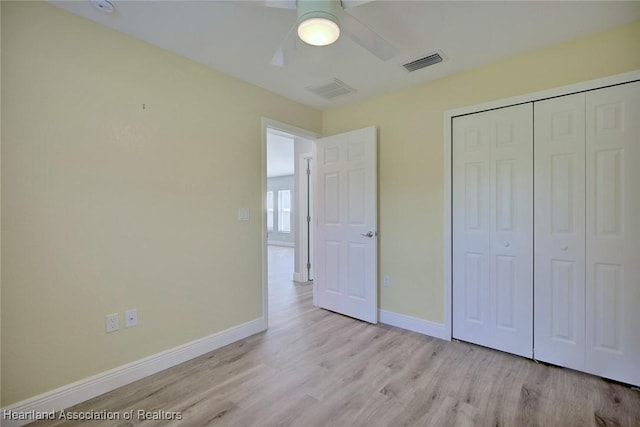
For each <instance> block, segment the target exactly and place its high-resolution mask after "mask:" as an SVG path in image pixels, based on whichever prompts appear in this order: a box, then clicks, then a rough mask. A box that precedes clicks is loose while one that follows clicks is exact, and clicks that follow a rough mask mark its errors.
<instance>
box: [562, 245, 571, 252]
mask: <svg viewBox="0 0 640 427" xmlns="http://www.w3.org/2000/svg"><path fill="white" fill-rule="evenodd" d="M560 249H562V250H563V251H566V250H567V249H569V246H567V245H564V246H563V247H561V248H560Z"/></svg>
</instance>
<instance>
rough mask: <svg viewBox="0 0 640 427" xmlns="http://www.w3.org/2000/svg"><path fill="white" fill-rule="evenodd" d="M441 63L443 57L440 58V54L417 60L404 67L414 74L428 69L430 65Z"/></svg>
mask: <svg viewBox="0 0 640 427" xmlns="http://www.w3.org/2000/svg"><path fill="white" fill-rule="evenodd" d="M439 62H442V56H440V54H439V53H434V54H431V55H428V56H425V57H424V58H420V59H416V60H415V61H411V62H409V63H407V64H404V65H403V67H404V68H406V69H407V71H409V72H412V71H416V70H420V69H422V68H425V67H428V66H430V65H435V64H437V63H439Z"/></svg>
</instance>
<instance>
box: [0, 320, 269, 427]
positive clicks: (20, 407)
mask: <svg viewBox="0 0 640 427" xmlns="http://www.w3.org/2000/svg"><path fill="white" fill-rule="evenodd" d="M266 327H267V323H266V321H265V319H264V318H258V319H255V320H252V321H249V322H247V323H243V324H241V325H238V326H234V327H232V328H229V329H226V330H224V331H221V332H218V333H215V334H212V335H209V336H207V337H204V338H200V339H197V340H195V341H191V342H189V343H187V344H183V345H181V346H178V347H174V348H172V349H169V350H165V351H162V352H160V353H156V354H154V355H152V356H149V357H145V358H144V359H140V360H137V361H135V362H132V363H128V364H126V365H123V366H119V367H117V368H114V369H111V370H109V371H106V372H102V373H100V374H97V375H94V376H91V377H88V378H85V379H82V380H80V381H76V382H74V383H72V384H68V385H66V386H63V387H60V388H57V389H55V390H52V391H49V392H47V393H43V394H41V395H39V396H35V397H32V398H30V399H26V400H23V401H21V402H18V403H14V404H13V405H9V406H7V407H4V408H1V409H0V424H1V425H2V426H5V427H14V426H22V425H25V424H27V423H30V422H32V421H33V420H24V421H21V420H11V419H4V417H3V414H4V413H5V411H12V412H15V413H30V412H32V413H44V412H51V411H54V410H55V411H59V410H62V409H66V408H69V407H71V406H74V405H77V404H78V403H81V402H84V401H86V400H89V399H91V398H94V397H96V396H99V395H101V394H104V393H107V392H109V391H112V390H115V389H116V388H118V387H122V386H124V385H127V384H130V383H132V382H134V381H137V380H139V379H141V378H145V377H148V376H149V375H153V374H155V373H156V372H160V371H163V370H165V369H168V368H171V367H173V366H176V365H178V364H180V363H183V362H186V361H187V360H191V359H193V358H195V357H198V356H201V355H203V354H206V353H209V352H210V351H213V350H216V349H218V348H221V347H224V346H225V345H228V344H231V343H234V342H236V341H239V340H241V339H244V338H247V337H249V336H251V335H254V334H257V333H259V332H262V331H264V330H265V329H266Z"/></svg>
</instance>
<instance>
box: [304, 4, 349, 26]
mask: <svg viewBox="0 0 640 427" xmlns="http://www.w3.org/2000/svg"><path fill="white" fill-rule="evenodd" d="M341 8H342V6H341V5H340V0H298V24H300V23H301V22H303V21H306V20H308V19H313V18H324V19H328V20H330V21H333V22H335V23H336V24H339V22H338V13H339V10H340V9H341Z"/></svg>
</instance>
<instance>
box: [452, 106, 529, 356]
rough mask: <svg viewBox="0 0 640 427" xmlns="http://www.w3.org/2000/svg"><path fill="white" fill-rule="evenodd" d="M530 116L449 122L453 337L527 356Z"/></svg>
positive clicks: (512, 112)
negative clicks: (451, 172) (451, 130)
mask: <svg viewBox="0 0 640 427" xmlns="http://www.w3.org/2000/svg"><path fill="white" fill-rule="evenodd" d="M532 116H533V111H532V105H531V104H530V103H529V104H523V105H517V106H512V107H507V108H501V109H497V110H493V111H486V112H482V113H477V114H472V115H468V116H462V117H456V118H454V120H453V196H452V199H453V218H452V226H453V272H452V276H453V277H452V281H453V336H454V337H455V338H458V339H461V340H464V341H469V342H473V343H476V344H480V345H483V346H487V347H492V348H496V349H498V350H502V351H506V352H509V353H514V354H518V355H521V356H526V357H531V356H532V347H533V335H532V328H533V260H532V257H533V253H532V252H533V251H532V246H533V241H532V239H533V237H532V234H533V217H532V216H533V206H532V201H533V169H532V164H533V152H532V150H533V117H532Z"/></svg>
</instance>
